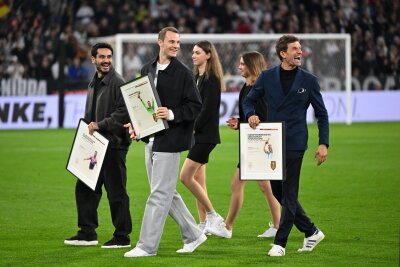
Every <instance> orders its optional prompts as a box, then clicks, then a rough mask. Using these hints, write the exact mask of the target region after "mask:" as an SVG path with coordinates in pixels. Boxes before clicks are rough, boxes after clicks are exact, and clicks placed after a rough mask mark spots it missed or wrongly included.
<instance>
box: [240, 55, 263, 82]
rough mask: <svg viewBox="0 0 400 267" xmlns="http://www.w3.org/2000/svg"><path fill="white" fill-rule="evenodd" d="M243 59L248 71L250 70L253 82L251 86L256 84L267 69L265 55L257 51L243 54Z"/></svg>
mask: <svg viewBox="0 0 400 267" xmlns="http://www.w3.org/2000/svg"><path fill="white" fill-rule="evenodd" d="M241 57H242V59H243V62H244V64H245V65H246V67H247V69H248V70H249V74H250V81H251V84H250V85H253V84H254V83H255V82H256V80H257V77H258V76H259V75H260V74H261V72H262V71H263V70H264V69H265V59H264V57H263V55H262V54H261V53H259V52H257V51H251V52H246V53H243V54H242V55H241Z"/></svg>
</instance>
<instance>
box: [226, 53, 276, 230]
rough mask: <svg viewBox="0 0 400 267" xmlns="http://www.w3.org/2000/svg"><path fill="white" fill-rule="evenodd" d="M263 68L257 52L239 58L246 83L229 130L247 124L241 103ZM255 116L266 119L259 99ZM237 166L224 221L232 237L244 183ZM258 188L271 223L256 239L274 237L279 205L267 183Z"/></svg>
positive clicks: (240, 206) (265, 109) (230, 121)
mask: <svg viewBox="0 0 400 267" xmlns="http://www.w3.org/2000/svg"><path fill="white" fill-rule="evenodd" d="M264 68H265V61H264V57H263V56H262V55H261V54H260V53H259V52H247V53H244V54H243V55H242V56H241V57H240V63H239V71H240V75H242V76H243V77H244V78H245V79H246V83H245V84H244V85H243V88H242V90H241V91H240V94H239V118H229V120H228V121H227V125H228V127H229V128H231V129H234V130H237V129H238V128H239V123H240V122H247V121H246V118H245V115H244V113H243V108H242V103H243V101H244V98H245V97H246V95H247V94H248V93H249V92H250V90H251V89H252V87H253V85H254V83H255V81H256V79H257V77H258V76H259V75H260V73H261V72H262V71H263V70H264ZM255 110H256V114H257V115H258V116H259V118H260V120H261V121H265V120H266V118H267V106H266V103H265V101H264V99H263V98H260V99H259V100H258V102H257V104H256V107H255ZM239 174H240V170H239V164H238V166H237V168H236V170H235V173H234V175H233V178H232V183H231V188H232V195H231V202H230V206H229V212H228V216H227V217H226V220H225V225H226V228H225V235H226V236H229V237H231V236H232V228H233V224H234V222H235V219H236V217H237V215H238V214H239V211H240V209H241V208H242V205H243V190H244V186H245V184H246V181H242V180H240V179H239ZM258 186H259V187H260V190H261V191H262V193H263V194H264V196H265V198H266V200H267V202H268V205H269V208H270V211H271V216H272V223H270V224H269V228H268V229H267V230H266V231H265V232H264V233H263V234H260V235H259V236H258V237H274V236H275V234H276V232H277V229H278V227H279V220H280V204H279V202H278V200H276V198H275V197H274V195H273V194H272V189H271V184H270V182H269V181H258Z"/></svg>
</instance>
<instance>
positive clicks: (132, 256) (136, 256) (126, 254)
mask: <svg viewBox="0 0 400 267" xmlns="http://www.w3.org/2000/svg"><path fill="white" fill-rule="evenodd" d="M155 255H156V254H146V255H129V254H128V252H127V253H125V254H124V257H125V258H140V257H151V256H155Z"/></svg>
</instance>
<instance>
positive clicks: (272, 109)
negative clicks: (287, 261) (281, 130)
mask: <svg viewBox="0 0 400 267" xmlns="http://www.w3.org/2000/svg"><path fill="white" fill-rule="evenodd" d="M275 48H276V53H277V55H278V56H279V58H280V60H281V64H280V66H276V67H273V68H271V69H268V70H266V71H264V72H263V73H262V74H261V75H260V76H259V78H258V79H257V81H256V83H255V85H254V87H253V89H252V91H250V93H249V94H248V95H247V97H246V98H245V100H244V103H243V109H244V113H245V114H246V118H247V119H248V122H249V125H250V126H251V127H252V128H255V127H257V125H258V124H259V123H260V119H259V118H258V116H257V115H255V112H254V106H255V104H256V102H257V100H258V99H259V98H261V97H264V98H265V100H266V102H267V122H278V121H284V122H285V134H286V153H285V155H286V170H285V171H286V180H285V181H271V187H272V191H273V193H274V196H275V197H276V199H277V200H278V201H279V202H280V203H281V205H282V215H281V220H280V224H279V229H278V232H277V233H276V236H275V240H274V244H273V246H272V248H271V249H270V251H269V252H268V255H269V256H284V255H285V247H286V243H287V240H288V237H289V233H290V231H291V229H292V227H293V225H295V226H296V227H297V229H299V230H300V231H301V232H303V233H304V235H305V239H304V242H303V247H302V248H300V249H299V250H298V251H299V252H308V251H312V250H313V249H314V248H315V246H316V245H317V244H318V243H319V242H321V241H322V239H324V237H325V235H324V234H323V233H322V231H320V230H319V229H318V228H317V227H316V226H315V225H314V223H313V222H312V221H311V220H310V218H308V216H307V214H306V213H305V211H304V210H303V208H302V206H301V205H300V202H299V201H298V192H299V183H300V169H301V164H302V162H303V156H304V152H305V151H306V150H307V142H308V130H307V121H306V115H307V109H308V107H309V106H310V104H311V105H312V107H313V108H314V111H315V116H316V117H317V119H318V130H319V145H318V148H317V150H316V152H315V159H316V161H317V165H321V164H322V163H323V162H324V161H325V160H326V157H327V154H328V146H329V124H328V113H327V111H326V108H325V105H324V101H323V99H322V95H321V92H320V91H321V88H320V87H319V84H318V80H317V77H316V76H314V75H312V74H311V73H309V72H307V71H306V70H304V69H302V68H301V67H300V66H301V56H302V50H301V45H300V41H299V39H298V38H297V37H295V36H293V35H284V36H282V37H281V38H280V39H279V40H278V42H277V43H276V47H275Z"/></svg>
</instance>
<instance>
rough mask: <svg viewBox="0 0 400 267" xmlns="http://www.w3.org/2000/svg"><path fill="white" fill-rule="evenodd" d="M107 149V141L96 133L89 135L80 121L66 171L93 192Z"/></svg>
mask: <svg viewBox="0 0 400 267" xmlns="http://www.w3.org/2000/svg"><path fill="white" fill-rule="evenodd" d="M107 147H108V140H107V139H106V138H105V137H103V136H102V135H101V134H99V133H98V132H94V133H93V135H90V134H89V129H88V124H87V123H86V122H85V121H84V120H83V119H80V120H79V124H78V128H77V129H76V133H75V137H74V142H73V143H72V147H71V152H70V154H69V158H68V162H67V167H66V168H67V170H68V171H69V172H70V173H72V174H73V175H75V176H76V177H77V178H78V179H79V180H81V181H82V182H84V183H85V184H86V185H87V186H89V187H90V188H91V189H92V190H94V189H95V188H96V184H97V180H98V179H99V174H100V170H101V166H102V165H103V161H104V157H105V155H106V152H107Z"/></svg>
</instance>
